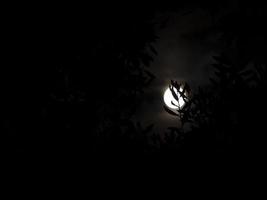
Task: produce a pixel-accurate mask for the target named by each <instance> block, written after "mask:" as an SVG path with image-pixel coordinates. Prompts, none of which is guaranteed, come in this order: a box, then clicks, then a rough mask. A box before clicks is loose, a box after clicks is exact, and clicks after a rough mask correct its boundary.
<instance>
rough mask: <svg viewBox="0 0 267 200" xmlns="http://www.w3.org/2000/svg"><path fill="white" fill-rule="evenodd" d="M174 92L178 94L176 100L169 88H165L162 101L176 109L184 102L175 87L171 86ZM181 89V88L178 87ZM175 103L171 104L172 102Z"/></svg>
mask: <svg viewBox="0 0 267 200" xmlns="http://www.w3.org/2000/svg"><path fill="white" fill-rule="evenodd" d="M173 90H174V92H175V93H176V94H177V96H178V101H179V102H178V101H177V100H176V99H175V98H174V97H173V95H172V92H171V90H170V88H167V90H166V91H165V93H164V96H163V99H164V103H165V104H166V106H168V107H169V108H171V109H177V108H182V107H183V106H184V104H185V102H184V100H183V98H182V97H181V96H180V94H179V93H178V92H177V89H176V88H173ZM180 91H181V88H180ZM172 103H173V104H175V105H176V106H175V105H173V104H172Z"/></svg>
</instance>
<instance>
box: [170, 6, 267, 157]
mask: <svg viewBox="0 0 267 200" xmlns="http://www.w3.org/2000/svg"><path fill="white" fill-rule="evenodd" d="M246 9H247V10H246ZM247 11H250V12H249V13H250V14H248V12H247ZM251 13H252V14H251ZM261 17H263V16H261ZM261 21H264V20H263V18H260V16H259V14H258V13H256V12H254V10H253V9H249V8H248V7H245V8H242V9H240V7H239V9H238V10H234V11H233V12H232V13H230V14H229V13H228V14H227V15H226V16H223V17H222V19H221V20H220V25H218V26H217V28H218V27H220V28H219V29H220V31H221V32H222V33H223V34H222V37H221V38H220V42H221V44H222V51H221V53H220V54H219V55H218V56H214V57H213V59H214V64H213V65H212V66H213V69H214V71H215V72H214V73H215V76H214V77H212V78H210V84H209V85H208V86H206V87H201V88H199V89H198V90H197V91H194V93H193V94H192V96H191V97H190V99H189V102H187V106H185V108H182V109H179V108H178V109H177V110H175V111H173V110H170V109H168V110H167V112H168V113H170V114H172V115H175V116H177V117H178V119H179V121H180V122H181V124H182V126H181V127H177V128H172V129H171V134H176V137H172V138H173V140H172V141H171V142H170V141H168V140H166V141H167V143H166V144H165V145H166V146H168V143H170V146H173V143H174V144H176V145H177V146H179V150H180V151H181V149H183V148H185V149H187V150H188V151H190V152H193V153H195V154H196V153H199V152H202V153H203V151H205V153H209V154H211V153H214V152H215V153H220V152H224V153H225V152H230V153H231V154H232V155H235V154H234V153H236V152H238V153H240V155H248V154H249V153H253V152H254V153H255V152H257V155H261V153H260V152H261V151H262V150H263V149H264V144H263V141H266V137H265V136H264V135H263V134H262V133H263V132H264V131H265V130H266V127H265V124H266V120H265V119H264V117H263V116H264V115H265V113H266V111H267V109H266V105H265V101H266V97H265V96H266V95H265V91H266V78H267V77H266V66H267V62H266V59H265V58H266V55H265V54H266V53H265V50H264V48H262V45H263V44H265V43H266V37H265V36H262V34H264V32H258V31H257V30H261V29H262V28H263V24H262V23H260V22H261ZM259 40H260V41H261V43H259ZM255 52H257V53H255ZM171 85H172V87H175V88H177V89H178V91H179V87H180V85H179V84H178V85H177V84H176V83H175V82H172V83H171ZM172 87H170V88H172ZM173 96H174V98H175V97H176V95H175V94H174V93H173ZM183 116H185V117H183ZM185 124H188V125H189V128H188V129H187V130H185V129H184V126H185ZM185 132H186V133H185ZM168 134H169V133H168ZM181 135H183V136H184V137H183V140H181V139H180V138H179V137H177V136H181ZM182 144H184V145H182ZM181 146H182V147H183V148H180V147H181ZM229 155H230V154H229Z"/></svg>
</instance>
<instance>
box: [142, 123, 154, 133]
mask: <svg viewBox="0 0 267 200" xmlns="http://www.w3.org/2000/svg"><path fill="white" fill-rule="evenodd" d="M153 128H154V124H150V125H149V126H147V127H146V128H145V130H143V134H146V133H149V132H150V131H152V129H153Z"/></svg>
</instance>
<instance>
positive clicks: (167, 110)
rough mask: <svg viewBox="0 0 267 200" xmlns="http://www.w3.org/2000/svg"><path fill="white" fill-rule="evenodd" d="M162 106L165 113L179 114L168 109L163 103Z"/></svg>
mask: <svg viewBox="0 0 267 200" xmlns="http://www.w3.org/2000/svg"><path fill="white" fill-rule="evenodd" d="M163 107H164V109H165V111H166V112H167V113H169V114H171V115H174V116H177V117H179V115H178V114H177V113H176V112H174V111H172V110H170V109H169V108H168V107H167V106H165V105H164V106H163Z"/></svg>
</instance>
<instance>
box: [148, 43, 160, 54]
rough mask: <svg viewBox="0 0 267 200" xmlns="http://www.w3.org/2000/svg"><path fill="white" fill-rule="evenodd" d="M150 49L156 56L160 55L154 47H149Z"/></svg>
mask: <svg viewBox="0 0 267 200" xmlns="http://www.w3.org/2000/svg"><path fill="white" fill-rule="evenodd" d="M149 48H150V50H151V51H152V52H153V53H154V54H155V55H158V52H157V50H156V49H155V48H154V47H153V46H152V45H149Z"/></svg>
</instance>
